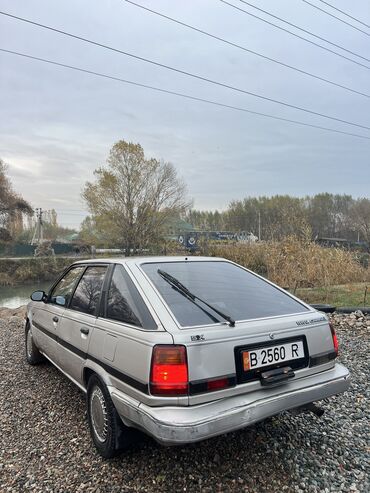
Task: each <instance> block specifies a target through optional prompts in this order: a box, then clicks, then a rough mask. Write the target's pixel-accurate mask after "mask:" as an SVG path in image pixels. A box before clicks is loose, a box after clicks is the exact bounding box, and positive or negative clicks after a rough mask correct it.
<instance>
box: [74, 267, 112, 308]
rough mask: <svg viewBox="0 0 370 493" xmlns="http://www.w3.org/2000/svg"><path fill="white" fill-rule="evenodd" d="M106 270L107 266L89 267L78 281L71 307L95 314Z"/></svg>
mask: <svg viewBox="0 0 370 493" xmlns="http://www.w3.org/2000/svg"><path fill="white" fill-rule="evenodd" d="M106 270H107V268H106V267H105V266H97V267H88V268H87V269H86V271H85V273H84V275H83V276H82V277H81V280H80V282H79V283H78V286H77V288H76V291H75V293H74V295H73V298H72V301H71V304H70V307H69V308H71V309H72V310H77V311H79V312H83V313H87V314H89V315H95V312H96V309H97V306H98V303H99V300H100V293H101V290H102V287H103V282H104V276H105V273H106Z"/></svg>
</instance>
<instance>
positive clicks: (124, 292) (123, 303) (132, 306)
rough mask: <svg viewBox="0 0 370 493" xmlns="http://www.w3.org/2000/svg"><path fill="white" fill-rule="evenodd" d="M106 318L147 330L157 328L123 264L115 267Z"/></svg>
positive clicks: (109, 290)
mask: <svg viewBox="0 0 370 493" xmlns="http://www.w3.org/2000/svg"><path fill="white" fill-rule="evenodd" d="M106 318H109V319H111V320H117V321H118V322H122V323H125V324H129V325H135V326H136V327H140V328H143V329H147V330H154V329H156V328H157V325H156V323H155V321H154V320H153V318H152V316H151V315H150V313H149V310H148V308H147V307H146V305H145V303H144V301H143V299H142V298H141V296H140V294H139V292H138V290H137V289H136V287H135V285H134V283H133V282H132V280H131V278H130V276H129V275H128V274H127V272H126V271H125V269H124V267H123V266H122V265H116V266H115V268H114V272H113V276H112V280H111V282H110V286H109V289H108V296H107V306H106Z"/></svg>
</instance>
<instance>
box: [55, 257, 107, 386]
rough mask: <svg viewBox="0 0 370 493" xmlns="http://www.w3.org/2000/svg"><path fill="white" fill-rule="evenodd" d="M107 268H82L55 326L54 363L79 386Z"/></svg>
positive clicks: (90, 266) (101, 266) (103, 266)
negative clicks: (79, 277)
mask: <svg viewBox="0 0 370 493" xmlns="http://www.w3.org/2000/svg"><path fill="white" fill-rule="evenodd" d="M107 267H108V266H107V265H89V266H88V267H86V270H85V271H84V273H83V275H82V277H81V279H80V280H79V282H78V284H77V287H76V289H75V291H74V293H73V296H72V298H71V301H70V303H69V305H68V306H67V308H66V310H65V312H64V314H63V317H62V319H61V322H60V324H59V325H58V327H57V352H58V354H57V364H58V366H59V367H60V368H61V369H62V370H63V371H65V372H66V373H67V374H68V376H69V377H70V378H72V379H73V380H74V381H75V382H76V383H78V384H80V385H81V384H82V370H83V366H84V363H85V360H86V356H87V351H88V347H89V342H90V337H91V334H92V331H93V329H94V325H95V321H96V316H97V310H98V308H99V304H100V297H101V292H102V288H103V283H104V278H105V275H106V272H107Z"/></svg>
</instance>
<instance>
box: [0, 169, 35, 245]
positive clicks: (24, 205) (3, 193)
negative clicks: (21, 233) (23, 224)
mask: <svg viewBox="0 0 370 493" xmlns="http://www.w3.org/2000/svg"><path fill="white" fill-rule="evenodd" d="M6 172H7V167H6V165H5V163H4V162H3V161H2V160H1V159H0V240H2V241H10V240H11V239H12V226H13V223H14V222H15V221H17V220H18V221H19V220H21V218H22V217H21V215H22V213H24V214H32V213H33V210H32V207H31V206H30V204H29V203H28V202H26V201H25V200H24V199H23V198H22V197H21V196H20V195H18V194H17V193H16V192H14V190H13V187H12V184H11V182H10V180H9V178H8V176H7V173H6Z"/></svg>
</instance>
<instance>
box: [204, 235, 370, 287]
mask: <svg viewBox="0 0 370 493" xmlns="http://www.w3.org/2000/svg"><path fill="white" fill-rule="evenodd" d="M202 253H203V254H206V255H211V256H217V257H224V258H227V259H229V260H232V261H234V262H237V263H238V264H241V265H243V266H245V267H247V268H249V269H251V270H253V271H254V272H257V273H259V274H261V275H263V276H265V277H267V278H268V279H270V280H271V281H273V282H275V283H276V284H278V285H280V286H282V287H286V288H289V289H290V290H291V291H293V292H295V291H296V290H297V289H298V288H302V287H323V288H329V287H330V286H334V285H338V284H347V283H353V282H365V281H367V280H369V279H370V271H369V269H366V268H364V267H363V266H362V265H361V264H360V263H359V262H358V260H357V258H356V255H355V254H354V253H353V252H348V251H345V250H341V249H338V248H323V247H321V246H319V245H317V244H316V243H313V242H311V241H300V240H298V239H297V238H294V237H289V238H286V239H285V240H283V241H280V242H261V243H254V244H242V243H228V244H227V243H223V244H219V243H209V244H207V245H203V247H202Z"/></svg>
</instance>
